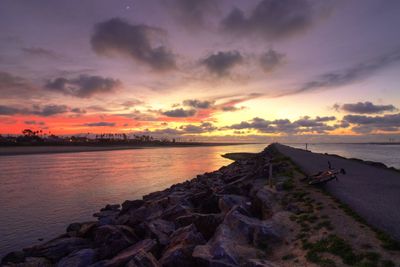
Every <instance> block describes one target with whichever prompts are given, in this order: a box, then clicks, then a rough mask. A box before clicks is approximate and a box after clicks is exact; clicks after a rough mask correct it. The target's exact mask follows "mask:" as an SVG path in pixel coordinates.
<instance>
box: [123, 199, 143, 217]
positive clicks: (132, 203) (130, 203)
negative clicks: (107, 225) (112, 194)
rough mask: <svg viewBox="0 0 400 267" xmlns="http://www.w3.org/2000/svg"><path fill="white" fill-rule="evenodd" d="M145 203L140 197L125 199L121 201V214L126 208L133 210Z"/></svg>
mask: <svg viewBox="0 0 400 267" xmlns="http://www.w3.org/2000/svg"><path fill="white" fill-rule="evenodd" d="M144 203H145V201H144V200H141V199H136V200H125V201H124V203H122V210H121V214H124V213H125V212H127V211H128V210H131V209H133V210H135V209H138V208H140V207H141V206H143V205H144Z"/></svg>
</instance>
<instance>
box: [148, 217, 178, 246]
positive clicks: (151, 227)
mask: <svg viewBox="0 0 400 267" xmlns="http://www.w3.org/2000/svg"><path fill="white" fill-rule="evenodd" d="M145 227H146V230H147V233H148V236H149V237H151V238H155V239H157V240H158V242H159V243H160V244H161V245H163V246H164V245H166V244H168V243H169V236H170V235H171V234H172V232H173V231H175V224H174V223H173V222H170V221H166V220H162V219H156V220H153V221H151V222H148V223H145Z"/></svg>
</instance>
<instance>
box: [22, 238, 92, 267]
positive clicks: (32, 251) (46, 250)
mask: <svg viewBox="0 0 400 267" xmlns="http://www.w3.org/2000/svg"><path fill="white" fill-rule="evenodd" d="M90 246H91V244H90V242H89V241H88V240H86V239H83V238H80V237H61V238H57V239H53V240H51V241H49V242H46V243H44V244H41V245H37V246H34V247H31V248H26V249H24V251H25V253H26V255H27V256H29V257H45V258H47V259H50V260H51V261H53V262H56V261H59V260H60V259H61V258H63V257H64V256H66V255H68V254H71V253H72V252H75V251H78V250H81V249H84V248H89V247H90Z"/></svg>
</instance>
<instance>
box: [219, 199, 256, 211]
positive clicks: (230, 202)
mask: <svg viewBox="0 0 400 267" xmlns="http://www.w3.org/2000/svg"><path fill="white" fill-rule="evenodd" d="M218 206H219V209H220V210H221V212H222V213H227V212H229V211H230V210H231V209H232V208H233V207H234V206H241V207H242V208H250V202H249V199H247V198H245V197H242V196H238V195H223V196H221V197H220V198H219V202H218Z"/></svg>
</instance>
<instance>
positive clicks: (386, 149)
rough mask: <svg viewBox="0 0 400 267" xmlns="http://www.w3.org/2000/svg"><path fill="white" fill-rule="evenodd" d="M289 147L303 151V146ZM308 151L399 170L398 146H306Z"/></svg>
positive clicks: (399, 147)
mask: <svg viewBox="0 0 400 267" xmlns="http://www.w3.org/2000/svg"><path fill="white" fill-rule="evenodd" d="M290 146H293V147H298V148H302V149H305V144H290ZM308 150H311V151H312V152H317V153H329V154H336V155H340V156H343V157H346V158H358V159H363V160H370V161H377V162H382V163H384V164H386V165H387V166H389V167H395V168H397V169H400V145H375V144H308Z"/></svg>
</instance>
